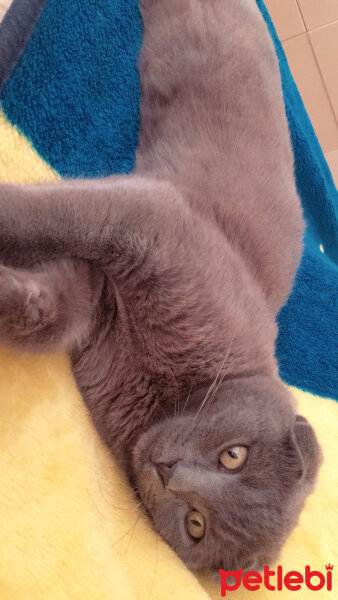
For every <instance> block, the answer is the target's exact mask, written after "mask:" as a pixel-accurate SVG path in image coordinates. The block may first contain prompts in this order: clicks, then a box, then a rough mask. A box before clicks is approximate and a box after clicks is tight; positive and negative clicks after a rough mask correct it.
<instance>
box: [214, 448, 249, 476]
mask: <svg viewBox="0 0 338 600" xmlns="http://www.w3.org/2000/svg"><path fill="white" fill-rule="evenodd" d="M247 454H248V449H247V448H246V447H245V446H232V447H231V448H227V449H226V450H224V451H223V452H222V454H221V456H220V457H219V460H220V462H221V463H222V465H223V466H224V467H225V468H226V469H229V470H230V471H233V470H235V469H238V468H239V467H241V466H242V465H244V463H245V459H246V457H247Z"/></svg>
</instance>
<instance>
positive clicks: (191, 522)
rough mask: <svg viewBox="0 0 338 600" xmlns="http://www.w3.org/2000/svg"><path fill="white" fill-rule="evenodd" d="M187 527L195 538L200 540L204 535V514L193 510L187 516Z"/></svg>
mask: <svg viewBox="0 0 338 600" xmlns="http://www.w3.org/2000/svg"><path fill="white" fill-rule="evenodd" d="M186 527H187V530H188V532H189V534H190V535H191V537H193V538H194V539H195V540H199V539H200V538H201V537H203V536H204V532H205V520H204V517H203V515H202V514H201V513H200V512H198V511H197V510H191V511H190V512H189V513H188V514H187V517H186Z"/></svg>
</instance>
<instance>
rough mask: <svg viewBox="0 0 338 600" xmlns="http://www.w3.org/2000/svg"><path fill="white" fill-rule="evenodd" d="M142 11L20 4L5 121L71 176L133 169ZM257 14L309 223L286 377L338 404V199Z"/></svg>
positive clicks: (282, 322)
mask: <svg viewBox="0 0 338 600" xmlns="http://www.w3.org/2000/svg"><path fill="white" fill-rule="evenodd" d="M137 4H138V3H137V0H128V1H127V2H126V0H95V2H93V1H92V0H72V2H69V0H47V2H46V1H45V0H31V1H30V2H29V1H28V0H14V3H13V5H12V8H11V9H10V11H9V13H8V14H7V17H6V18H5V21H4V22H3V24H2V25H1V28H0V63H1V68H0V89H2V91H1V104H2V109H3V111H4V113H5V115H6V118H7V120H8V121H9V122H10V123H12V124H14V125H16V126H17V127H18V129H19V130H20V131H21V132H22V133H23V134H24V135H25V136H26V137H27V138H28V139H29V140H30V142H31V144H32V145H33V147H34V148H35V150H36V151H37V152H38V154H39V155H40V156H41V157H42V158H43V159H44V160H45V161H46V162H47V163H48V164H50V165H51V166H52V167H53V168H54V169H55V170H56V171H57V172H58V173H60V174H61V175H62V176H68V177H77V176H85V177H98V176H101V175H107V174H110V173H127V172H130V171H131V170H132V168H133V164H134V159H135V149H136V146H137V142H138V127H139V102H140V89H139V74H138V70H137V58H138V55H139V51H140V48H141V44H142V23H141V18H140V14H139V11H138V6H137ZM257 4H258V6H259V8H260V10H261V12H262V14H263V17H264V19H265V21H266V23H267V27H268V28H269V31H270V34H271V36H272V38H273V41H274V44H275V47H276V52H277V54H278V58H279V64H280V71H281V78H282V84H283V91H284V99H285V106H286V112H287V116H288V120H289V126H290V132H291V138H292V144H293V148H294V155H295V174H296V180H297V187H298V191H299V195H300V197H301V200H302V204H303V209H304V214H305V218H306V222H307V231H306V236H305V249H304V254H303V259H302V262H301V266H300V268H299V270H298V274H297V278H296V282H295V285H294V289H293V292H292V294H291V296H290V298H289V300H288V302H287V304H286V305H285V306H284V308H283V309H282V310H281V312H280V315H279V318H278V321H279V331H280V333H279V337H278V342H277V357H278V359H279V364H280V372H281V376H282V378H283V379H284V380H285V381H286V382H287V383H289V384H292V385H295V386H297V387H299V388H302V389H305V390H308V391H310V392H312V393H315V394H318V395H321V396H329V397H331V398H336V399H338V343H337V338H338V335H337V334H338V310H337V305H338V266H337V263H338V195H337V190H336V188H335V186H334V183H333V180H332V177H331V174H330V172H329V169H328V167H327V164H326V161H325V158H324V156H323V153H322V151H321V148H320V146H319V143H318V140H317V138H316V136H315V133H314V131H313V128H312V125H311V123H310V121H309V118H308V116H307V113H306V111H305V108H304V105H303V103H302V100H301V97H300V95H299V93H298V90H297V87H296V85H295V83H294V80H293V78H292V76H291V73H290V70H289V67H288V64H287V61H286V58H285V55H284V52H283V49H282V46H281V44H280V42H279V40H278V37H277V35H276V32H275V30H274V27H273V25H272V22H271V20H270V18H269V15H268V13H267V10H266V8H265V6H264V3H263V2H262V0H257ZM25 15H26V17H27V19H26V20H25ZM1 34H2V35H1ZM19 46H20V47H19ZM239 176H240V175H239Z"/></svg>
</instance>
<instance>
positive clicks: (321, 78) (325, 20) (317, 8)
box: [0, 0, 338, 182]
mask: <svg viewBox="0 0 338 600" xmlns="http://www.w3.org/2000/svg"><path fill="white" fill-rule="evenodd" d="M11 1H12V0H0V21H1V19H2V17H3V15H4V14H5V12H6V10H7V8H8V6H9V5H10V4H11ZM252 1H253V0H252ZM265 3H266V6H267V8H268V10H269V12H270V15H271V17H272V20H273V21H274V24H275V26H276V29H277V32H278V35H279V37H280V39H281V40H282V42H283V46H284V49H285V53H286V55H287V58H288V61H289V64H290V68H291V71H292V73H293V76H294V78H295V80H296V83H297V85H298V88H299V90H300V93H301V94H302V98H303V101H304V104H305V106H306V108H307V111H308V113H309V115H310V119H311V121H312V123H313V126H314V128H315V131H316V133H317V136H318V138H319V141H320V143H321V146H322V148H323V151H324V153H325V156H326V158H327V161H328V163H329V166H330V168H331V171H332V174H333V176H334V178H335V180H336V182H338V0H265Z"/></svg>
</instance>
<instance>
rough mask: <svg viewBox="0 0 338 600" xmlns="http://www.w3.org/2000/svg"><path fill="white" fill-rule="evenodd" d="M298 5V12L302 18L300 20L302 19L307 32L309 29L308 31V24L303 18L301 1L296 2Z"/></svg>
mask: <svg viewBox="0 0 338 600" xmlns="http://www.w3.org/2000/svg"><path fill="white" fill-rule="evenodd" d="M296 4H297V8H298V12H299V16H300V18H301V19H302V21H303V25H304V27H305V31H307V30H308V29H307V25H306V23H305V18H304V17H303V13H302V9H301V7H300V6H299V1H298V0H296Z"/></svg>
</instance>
